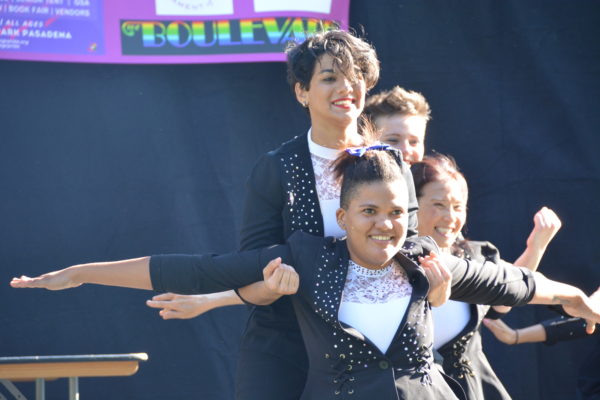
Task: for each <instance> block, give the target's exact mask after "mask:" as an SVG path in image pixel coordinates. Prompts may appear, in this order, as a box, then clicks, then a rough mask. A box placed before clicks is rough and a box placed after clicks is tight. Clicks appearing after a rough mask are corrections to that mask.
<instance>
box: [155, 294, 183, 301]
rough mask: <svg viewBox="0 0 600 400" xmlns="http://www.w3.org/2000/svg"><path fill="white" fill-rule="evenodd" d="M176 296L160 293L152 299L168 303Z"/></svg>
mask: <svg viewBox="0 0 600 400" xmlns="http://www.w3.org/2000/svg"><path fill="white" fill-rule="evenodd" d="M175 296H177V295H176V294H175V293H161V294H157V295H156V296H153V297H152V300H154V301H169V300H173V299H174V298H175Z"/></svg>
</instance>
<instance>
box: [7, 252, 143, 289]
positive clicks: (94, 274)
mask: <svg viewBox="0 0 600 400" xmlns="http://www.w3.org/2000/svg"><path fill="white" fill-rule="evenodd" d="M84 283H95V284H98V285H108V286H121V287H128V288H133V289H146V290H152V283H151V281H150V257H142V258H133V259H130V260H122V261H113V262H100V263H91V264H80V265H74V266H72V267H69V268H65V269H61V270H59V271H54V272H49V273H47V274H44V275H40V276H38V277H36V278H30V277H28V276H24V275H23V276H21V277H20V278H13V279H12V281H11V282H10V285H11V286H12V287H14V288H45V289H48V290H63V289H69V288H73V287H77V286H81V285H82V284H84Z"/></svg>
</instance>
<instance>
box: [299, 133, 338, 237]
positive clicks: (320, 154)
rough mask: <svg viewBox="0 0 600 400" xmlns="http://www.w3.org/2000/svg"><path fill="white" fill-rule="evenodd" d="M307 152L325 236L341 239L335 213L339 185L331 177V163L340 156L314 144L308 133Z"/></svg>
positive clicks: (331, 150) (335, 151)
mask: <svg viewBox="0 0 600 400" xmlns="http://www.w3.org/2000/svg"><path fill="white" fill-rule="evenodd" d="M308 150H309V151H310V158H311V160H312V165H313V170H314V171H315V184H316V186H317V196H318V197H319V205H320V208H321V215H323V228H324V235H325V236H334V237H343V236H346V231H344V230H343V229H342V228H340V227H339V225H338V223H337V219H336V217H335V212H336V211H337V209H338V208H340V184H339V182H338V181H337V180H336V179H335V177H334V175H333V168H332V163H333V161H335V159H336V158H337V157H338V155H339V154H340V151H339V150H336V149H330V148H328V147H323V146H321V145H318V144H316V143H315V142H313V141H312V139H311V132H310V131H308Z"/></svg>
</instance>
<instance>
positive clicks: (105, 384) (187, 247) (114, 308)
mask: <svg viewBox="0 0 600 400" xmlns="http://www.w3.org/2000/svg"><path fill="white" fill-rule="evenodd" d="M351 25H352V26H353V27H354V28H355V29H356V30H361V29H363V28H364V31H365V32H366V37H367V39H368V40H369V41H371V42H372V43H374V45H375V47H376V48H377V51H378V53H379V56H380V59H381V62H382V79H381V81H380V84H379V85H378V87H377V88H376V90H377V89H383V88H389V87H391V86H392V85H396V84H399V85H402V86H404V87H406V88H409V89H413V90H418V91H421V92H422V93H424V94H425V96H426V97H427V99H428V100H429V102H430V104H431V106H432V109H433V120H432V121H431V123H430V125H429V128H428V134H427V136H428V137H427V146H428V148H429V149H435V150H438V151H440V152H443V153H448V154H452V155H454V156H455V157H456V159H457V161H458V162H459V164H460V165H461V167H462V169H463V171H464V173H465V175H466V177H467V179H468V181H469V185H470V202H469V206H470V211H469V221H468V231H467V236H468V237H469V238H472V239H478V240H489V241H491V242H493V243H495V244H496V245H497V246H498V247H499V248H500V250H501V254H502V255H503V258H505V259H507V260H513V259H515V258H516V257H517V256H518V255H519V254H520V252H521V251H522V250H523V249H524V246H525V239H526V237H527V235H528V233H529V230H530V229H531V227H532V217H533V214H534V212H535V211H537V209H539V208H540V207H541V206H543V205H547V206H549V207H551V208H553V209H554V210H556V212H557V213H558V214H559V215H560V217H561V218H562V221H563V229H562V230H561V232H560V233H559V234H558V236H557V237H556V238H555V240H554V242H553V243H552V244H551V246H550V248H549V249H548V252H547V254H546V256H545V257H544V260H543V261H542V266H541V268H542V271H543V272H545V273H546V274H547V275H548V276H550V277H552V278H555V279H560V280H564V281H566V282H570V283H573V284H576V285H579V286H580V287H581V288H582V289H584V290H586V291H588V292H590V291H592V290H594V289H595V288H596V286H597V285H599V284H600V273H599V272H598V260H599V259H600V239H599V238H598V237H599V236H598V233H597V231H598V227H600V212H599V209H598V207H597V203H598V198H599V197H600V160H599V158H598V157H597V155H596V153H597V151H598V150H599V149H600V138H599V135H598V130H599V128H600V113H598V112H597V110H596V108H597V106H598V99H599V98H600V77H599V76H600V75H599V74H600V48H599V45H598V37H600V3H598V2H596V1H583V0H582V1H566V0H565V1H558V0H556V1H546V0H545V1H533V0H529V1H517V0H513V1H491V0H490V1H478V2H471V1H427V2H423V1H399V0H381V1H367V0H353V1H352V5H351ZM307 129H308V119H307V117H306V115H305V113H304V112H303V111H302V110H301V108H300V107H299V106H298V104H297V103H296V102H295V100H294V98H293V96H292V95H291V92H290V90H289V88H288V87H287V85H286V83H285V66H284V64H283V63H256V64H224V65H168V66H161V65H154V66H153V65H143V66H136V65H86V64H62V63H36V62H15V61H1V62H0V132H1V136H0V137H1V145H0V182H1V185H2V193H1V198H0V215H1V221H0V226H1V228H0V243H1V244H0V256H1V260H2V267H1V269H0V282H2V283H3V284H2V286H0V287H2V288H1V289H0V304H2V305H3V310H2V313H0V327H1V329H0V355H2V356H13V355H15V356H16V355H51V354H83V353H120V352H141V351H144V352H147V353H148V354H149V355H150V360H149V361H148V362H146V363H144V364H142V366H141V368H140V371H139V372H138V374H136V375H135V376H133V377H129V378H95V379H83V380H81V382H80V389H81V395H82V397H83V398H85V399H88V400H93V399H106V398H111V399H184V398H185V399H191V398H197V399H231V398H232V397H233V388H232V377H233V374H234V370H235V358H236V352H237V343H238V338H239V336H240V333H241V332H242V330H243V327H244V325H245V318H246V315H247V310H245V309H244V308H243V307H234V308H228V309H221V310H216V311H213V312H210V313H208V314H206V315H203V316H201V317H199V318H196V319H194V320H186V321H162V320H161V319H160V318H159V317H158V316H157V313H156V312H155V311H154V310H151V309H149V308H147V307H146V306H145V305H144V301H145V300H146V299H148V298H149V297H150V296H151V293H150V292H142V291H135V290H127V289H118V288H105V287H98V286H86V287H83V288H80V289H76V290H70V291H65V292H57V293H52V292H48V291H41V290H14V289H10V288H9V287H8V282H9V280H10V278H11V277H12V276H15V275H20V274H29V275H32V274H39V273H42V272H45V271H47V270H50V269H55V268H59V267H64V266H67V265H72V264H76V263H82V262H89V261H97V260H113V259H121V258H129V257H137V256H142V255H148V254H154V253H175V252H183V253H193V252H225V251H231V250H234V249H235V248H236V246H237V238H238V231H239V221H240V213H241V204H242V198H243V193H244V182H245V178H246V177H247V174H248V172H249V170H250V168H251V167H252V165H253V163H254V162H255V160H256V159H257V158H258V156H259V155H260V154H262V153H264V152H265V151H267V150H270V149H272V148H274V147H276V146H277V145H278V144H279V143H281V142H282V141H284V140H286V139H288V138H290V137H291V136H293V135H296V134H300V133H303V132H305V131H306V130H307ZM549 316H552V314H550V313H549V311H547V310H546V309H545V308H543V307H525V308H523V309H519V310H515V311H513V312H512V313H511V315H510V316H509V317H508V318H507V322H508V323H509V324H511V325H514V326H524V325H528V324H532V323H534V322H537V321H539V320H540V319H542V318H545V317H549ZM485 339H486V348H487V350H488V354H489V358H490V359H491V360H492V363H493V365H494V366H495V368H496V370H497V373H498V375H500V376H501V377H502V378H503V379H504V382H505V383H506V386H507V387H508V389H509V391H510V392H511V393H512V394H513V396H514V398H516V399H544V400H546V399H573V398H575V379H576V376H577V369H578V365H579V364H580V363H581V361H582V360H583V358H584V357H585V354H586V353H589V352H590V348H591V347H592V346H594V345H595V343H596V342H597V340H596V339H595V338H586V339H584V340H580V341H576V342H571V343H563V344H559V345H556V346H552V347H548V346H544V345H522V346H517V347H508V346H504V345H502V344H498V343H496V342H495V341H494V340H492V339H491V338H490V337H489V335H487V334H486V337H485ZM598 373H599V374H600V372H598ZM268 379H269V377H265V384H267V382H268ZM19 387H20V388H21V389H22V391H23V392H24V393H25V394H26V395H28V396H33V385H25V384H21V385H19ZM66 388H67V384H66V381H64V380H59V381H55V382H50V383H49V384H48V386H47V394H48V398H58V397H59V396H64V394H65V393H66ZM0 393H3V392H2V389H0Z"/></svg>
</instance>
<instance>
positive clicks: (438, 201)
mask: <svg viewBox="0 0 600 400" xmlns="http://www.w3.org/2000/svg"><path fill="white" fill-rule="evenodd" d="M417 216H418V220H419V228H418V229H419V236H431V237H432V238H433V239H434V240H435V241H436V243H437V244H438V246H440V248H442V249H446V250H449V249H450V247H451V246H452V244H453V243H454V242H455V241H456V238H457V237H458V235H459V233H460V231H461V230H462V228H463V226H464V225H465V222H466V220H467V187H466V182H465V181H464V179H462V178H459V179H447V180H445V181H431V182H429V183H427V184H425V185H424V186H423V189H422V190H421V196H420V197H419V211H418V213H417Z"/></svg>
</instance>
